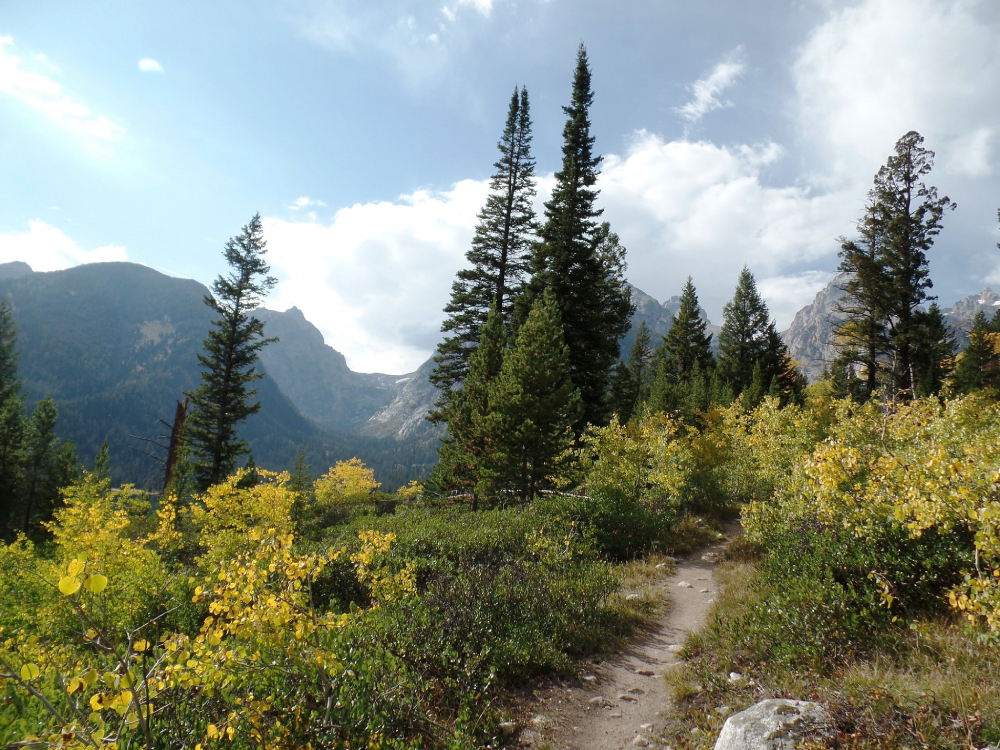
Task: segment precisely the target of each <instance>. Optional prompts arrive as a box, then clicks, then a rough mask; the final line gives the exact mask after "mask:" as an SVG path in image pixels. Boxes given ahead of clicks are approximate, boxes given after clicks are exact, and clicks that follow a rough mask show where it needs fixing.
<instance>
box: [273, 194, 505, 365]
mask: <svg viewBox="0 0 1000 750" xmlns="http://www.w3.org/2000/svg"><path fill="white" fill-rule="evenodd" d="M487 189H488V188H487V183H486V182H485V181H484V182H478V181H473V180H465V181H462V182H459V183H457V184H456V185H455V186H454V187H453V188H452V189H451V190H448V191H444V192H429V191H424V190H419V191H417V192H415V193H413V194H411V195H405V196H402V197H401V198H400V199H399V200H398V201H396V202H388V201H384V202H379V203H367V204H359V205H355V206H351V207H350V208H344V209H341V210H340V211H338V212H337V213H336V215H335V216H334V218H333V220H332V221H330V222H329V223H323V222H317V221H315V220H311V221H287V220H284V219H280V218H274V217H267V218H265V220H264V229H265V236H266V237H267V242H268V249H269V253H268V259H269V261H270V263H271V267H272V269H273V272H274V274H275V275H276V276H277V277H278V279H279V284H278V287H277V288H276V289H275V291H274V293H273V294H272V295H271V299H270V300H269V306H273V307H275V308H277V309H285V308H288V307H291V306H292V305H295V306H296V307H298V308H299V309H300V310H302V312H303V313H304V314H305V316H306V317H307V318H308V319H309V320H311V321H312V322H313V323H314V324H316V326H317V327H318V328H319V329H320V330H321V331H322V332H323V335H324V337H325V338H326V342H327V343H328V344H329V345H330V346H332V347H333V348H334V349H337V350H338V351H340V352H343V353H344V354H345V355H346V356H347V358H348V362H349V364H350V366H351V367H352V368H353V369H355V370H359V371H380V372H392V373H400V372H409V371H412V370H414V369H416V368H417V367H418V366H419V365H420V364H421V363H422V362H424V360H426V359H427V357H428V356H429V355H430V353H431V352H432V351H433V349H434V346H435V345H436V343H437V341H438V340H439V336H440V334H439V329H440V325H441V320H442V317H443V314H442V312H441V311H442V308H443V307H444V305H445V304H446V302H447V301H448V298H449V294H450V289H451V283H452V281H453V280H454V278H455V273H456V272H457V271H458V269H459V268H461V267H462V265H463V263H464V255H465V251H466V249H467V248H468V246H469V242H471V240H472V233H473V230H474V227H475V221H476V214H477V212H478V211H479V209H480V207H481V206H482V204H483V202H484V201H485V199H486V195H487Z"/></svg>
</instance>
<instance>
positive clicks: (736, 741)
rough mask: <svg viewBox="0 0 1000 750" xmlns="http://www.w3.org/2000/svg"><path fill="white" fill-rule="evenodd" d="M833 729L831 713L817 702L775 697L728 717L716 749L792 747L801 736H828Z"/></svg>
mask: <svg viewBox="0 0 1000 750" xmlns="http://www.w3.org/2000/svg"><path fill="white" fill-rule="evenodd" d="M832 730H833V726H832V722H831V721H830V716H829V714H827V712H826V710H825V709H824V708H823V707H822V706H821V705H819V704H818V703H809V702H806V701H792V700H784V699H779V698H772V699H770V700H766V701H761V702H760V703H757V704H756V705H753V706H751V707H750V708H748V709H747V710H746V711H740V713H738V714H735V715H733V716H730V717H729V718H728V719H726V723H725V724H724V725H723V727H722V732H721V733H720V734H719V739H718V740H716V742H715V750H791V748H793V747H794V746H795V744H796V743H797V742H799V741H800V740H803V739H805V738H807V737H812V738H819V737H824V736H829V735H830V734H831V733H832Z"/></svg>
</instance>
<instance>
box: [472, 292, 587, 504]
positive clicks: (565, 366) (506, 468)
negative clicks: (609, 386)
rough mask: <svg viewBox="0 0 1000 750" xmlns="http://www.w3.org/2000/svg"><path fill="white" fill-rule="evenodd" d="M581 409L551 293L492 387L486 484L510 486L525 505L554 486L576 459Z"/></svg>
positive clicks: (531, 318)
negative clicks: (576, 423) (573, 455)
mask: <svg viewBox="0 0 1000 750" xmlns="http://www.w3.org/2000/svg"><path fill="white" fill-rule="evenodd" d="M579 408H580V394H579V391H578V389H577V388H576V387H575V386H574V385H573V382H572V379H571V377H570V352H569V347H568V346H567V345H566V344H565V343H564V339H563V334H562V326H561V325H560V321H559V309H558V307H557V305H556V302H555V298H554V295H552V294H551V293H550V292H546V293H545V294H544V295H543V296H542V297H541V298H540V299H538V300H536V301H535V304H534V305H533V306H532V308H531V312H530V313H529V315H528V318H527V320H526V321H525V322H524V324H523V325H522V326H521V328H520V330H519V331H518V336H517V341H516V343H515V344H514V347H513V349H511V351H510V352H509V353H508V354H507V356H506V357H505V358H504V361H503V366H502V367H501V369H500V374H499V376H498V377H497V378H496V380H495V381H494V382H493V383H492V385H491V386H490V393H489V415H488V417H487V418H486V420H485V421H486V424H487V425H488V429H489V432H490V434H491V435H493V436H495V440H496V449H495V451H493V452H492V453H491V454H490V455H489V456H487V458H486V460H485V461H484V469H485V471H484V473H483V481H484V482H485V483H488V484H489V485H490V486H492V487H494V488H510V489H512V490H514V492H515V493H516V494H517V495H518V497H519V498H520V499H522V500H525V501H531V500H532V499H533V498H534V497H535V495H536V494H537V493H538V491H539V490H541V489H546V488H549V487H553V486H555V485H556V484H557V483H558V480H559V478H560V477H561V476H562V475H563V474H564V472H565V471H566V470H567V468H568V467H569V465H570V464H571V461H572V458H571V456H570V454H569V449H570V447H571V446H572V444H573V424H574V421H575V419H576V415H577V412H578V410H579Z"/></svg>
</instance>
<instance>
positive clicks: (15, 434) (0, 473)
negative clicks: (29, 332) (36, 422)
mask: <svg viewBox="0 0 1000 750" xmlns="http://www.w3.org/2000/svg"><path fill="white" fill-rule="evenodd" d="M18 357H19V354H18V351H17V328H16V327H15V326H14V318H13V315H12V314H11V311H10V306H9V305H8V304H7V302H6V300H0V532H2V531H3V528H4V526H7V525H8V524H9V527H10V528H13V527H14V525H15V521H14V519H13V517H12V516H13V514H14V512H15V508H17V507H18V506H19V504H20V491H21V464H20V450H21V442H22V439H23V436H24V399H23V396H22V395H21V386H22V381H21V378H20V377H19V376H18V373H17V362H18Z"/></svg>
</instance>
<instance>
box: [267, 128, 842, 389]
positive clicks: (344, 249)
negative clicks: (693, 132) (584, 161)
mask: <svg viewBox="0 0 1000 750" xmlns="http://www.w3.org/2000/svg"><path fill="white" fill-rule="evenodd" d="M782 157H783V150H782V149H781V148H780V147H779V146H778V145H777V144H774V143H764V144H760V145H741V146H733V147H728V148H727V147H722V146H718V145H715V144H712V143H707V142H691V141H686V140H681V141H673V142H666V141H664V140H663V139H662V138H660V137H658V136H655V135H651V134H649V133H645V132H641V133H639V134H637V136H636V138H635V140H634V142H633V144H632V146H631V148H630V149H629V150H628V152H627V153H626V154H625V155H624V156H615V155H610V156H608V157H607V159H606V162H605V167H604V172H603V174H602V175H601V177H600V180H599V182H598V187H599V188H600V190H601V191H602V192H601V199H600V202H601V205H602V206H604V207H605V209H606V211H605V218H607V219H608V220H609V221H611V222H612V226H613V228H614V229H615V231H616V232H618V234H619V235H620V236H621V239H622V242H623V243H624V244H625V246H626V247H627V248H628V263H629V272H628V276H629V279H630V280H631V281H632V283H634V284H635V285H636V286H638V287H640V288H641V289H643V290H644V291H646V292H648V293H649V294H652V295H653V296H655V297H657V298H659V299H665V298H667V297H669V296H671V295H674V294H677V293H679V292H680V289H681V286H682V284H683V283H684V279H685V278H686V277H687V276H688V275H691V276H693V277H694V282H695V285H696V286H697V288H698V293H699V296H700V298H701V302H702V305H703V306H704V307H705V309H706V310H707V311H708V314H709V316H710V317H712V319H713V320H715V321H716V322H718V321H719V319H720V316H721V311H722V306H723V305H724V304H725V302H726V301H727V300H728V299H729V298H730V297H731V296H732V292H733V289H734V287H735V284H736V277H737V275H738V273H739V269H740V268H741V267H742V266H743V265H744V264H747V265H749V266H750V268H751V270H753V271H754V273H755V274H756V275H757V278H758V279H762V280H763V281H762V294H763V295H764V297H765V299H766V300H767V302H768V305H769V306H770V307H771V310H772V313H773V314H774V315H775V316H776V318H777V320H778V323H779V325H780V326H785V325H787V324H788V322H790V320H791V317H792V315H793V314H794V312H795V310H797V309H798V307H800V306H801V304H804V303H805V302H808V301H810V300H811V298H812V295H814V294H815V292H816V291H817V284H819V285H820V286H822V284H820V281H821V280H822V279H824V278H825V274H824V272H823V271H821V270H816V269H823V268H828V267H832V266H833V264H834V263H833V261H834V259H835V257H836V251H837V249H838V246H837V243H836V241H835V240H834V238H835V237H836V236H837V235H840V234H844V233H847V232H849V231H850V229H851V227H852V224H853V220H854V213H855V211H856V206H855V205H854V202H853V199H852V197H851V196H845V195H844V194H841V193H836V194H824V195H819V194H814V193H813V191H811V190H810V189H808V188H807V187H802V186H783V187H769V186H767V185H766V184H764V182H763V181H762V172H763V171H764V170H766V169H768V168H769V167H771V166H773V165H774V164H775V163H776V162H777V161H778V160H780V159H781V158H782ZM553 181H554V178H553V177H552V176H551V175H546V176H543V177H542V178H541V179H540V180H539V190H538V193H539V195H538V202H539V207H540V204H541V202H542V201H544V200H545V199H546V198H547V196H548V194H549V192H550V191H551V188H552V185H553ZM487 192H488V184H487V182H486V181H481V182H480V181H472V180H466V181H463V182H460V183H458V184H456V185H455V186H454V187H453V188H452V189H451V190H448V191H444V192H429V191H417V192H415V193H413V194H412V195H406V196H402V197H401V198H400V199H399V200H397V201H395V202H388V201H386V202H380V203H368V204H359V205H355V206H352V207H350V208H345V209H342V210H340V211H338V212H337V213H336V215H335V216H334V218H333V219H332V220H331V221H329V222H319V221H317V220H316V219H315V218H314V217H309V220H305V219H303V220H296V221H289V220H285V219H279V218H270V217H269V218H266V219H265V233H266V236H267V240H268V247H269V248H270V254H269V259H270V262H271V265H272V268H273V269H274V272H275V275H276V276H278V278H279V279H280V283H279V286H278V288H277V289H276V290H275V293H274V294H273V295H272V298H271V301H270V305H272V306H274V307H276V308H278V309H284V308H287V307H290V306H292V305H295V306H297V307H298V308H299V309H301V310H302V311H303V313H304V314H305V315H306V317H307V318H308V319H309V320H311V321H313V322H314V323H315V324H316V325H317V326H318V327H319V328H320V330H321V331H322V332H323V334H324V336H325V337H326V341H327V343H328V344H330V346H332V347H333V348H335V349H337V350H338V351H341V352H343V353H344V354H345V355H346V356H347V358H348V362H349V364H350V365H351V367H352V368H354V369H357V370H362V371H380V372H393V373H401V372H407V371H412V370H414V369H415V368H416V367H417V366H418V365H420V364H421V363H422V362H423V361H425V360H426V359H427V357H428V356H430V354H431V353H432V351H433V349H434V346H435V345H436V344H437V342H438V341H439V340H440V325H441V321H442V320H443V313H442V308H443V307H444V305H445V304H446V303H447V301H448V299H449V294H450V289H451V284H452V282H453V281H454V278H455V273H456V272H457V271H458V269H459V268H461V267H463V266H464V265H465V259H464V255H465V252H466V250H467V249H468V247H469V242H470V241H471V238H472V234H473V231H474V228H475V222H476V214H477V213H478V211H479V209H480V208H481V206H482V204H483V202H484V201H485V199H486V195H487Z"/></svg>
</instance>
